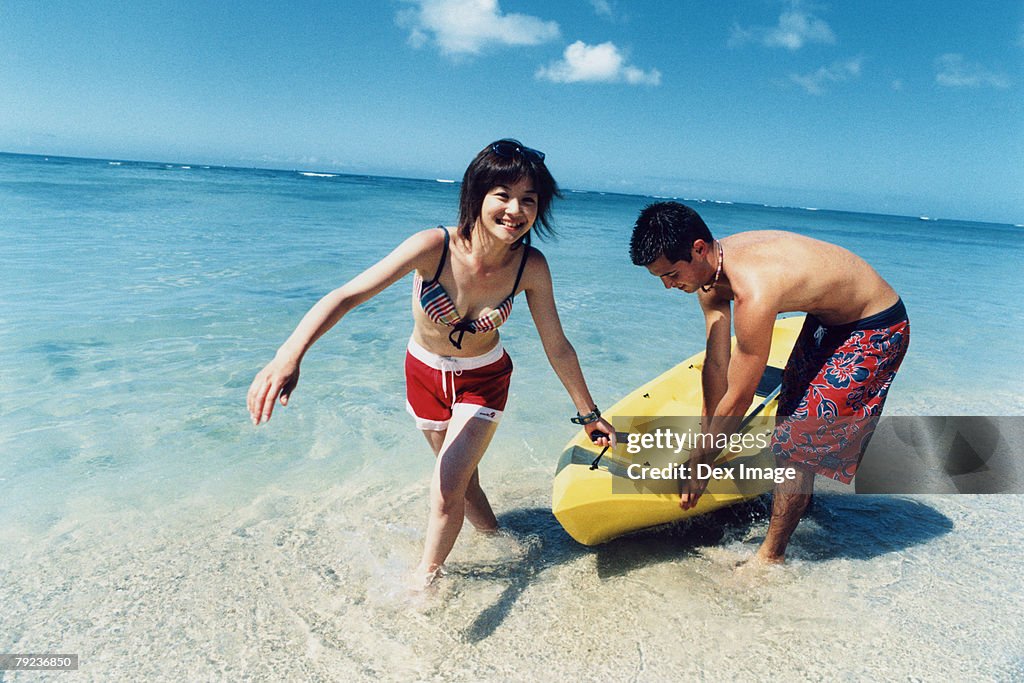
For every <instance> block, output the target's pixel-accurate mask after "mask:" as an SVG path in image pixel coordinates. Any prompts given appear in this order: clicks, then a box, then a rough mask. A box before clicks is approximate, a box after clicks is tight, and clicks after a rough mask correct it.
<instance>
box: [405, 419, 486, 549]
mask: <svg viewBox="0 0 1024 683" xmlns="http://www.w3.org/2000/svg"><path fill="white" fill-rule="evenodd" d="M445 434H447V430H443V429H442V430H440V431H435V430H428V429H425V430H423V436H425V437H426V438H427V443H429V444H430V448H431V450H433V451H434V457H437V454H438V453H440V452H441V445H442V444H443V443H444V437H445ZM466 519H468V520H469V523H470V524H472V525H473V528H475V529H476V530H477V531H483V532H489V531H496V530H497V529H498V519H497V518H496V517H495V516H494V511H493V510H492V509H491V503H490V501H488V500H487V494H486V493H484V490H483V488H481V487H480V470H479V468H477V469H474V470H473V477H472V478H471V479H470V480H469V486H468V487H466Z"/></svg>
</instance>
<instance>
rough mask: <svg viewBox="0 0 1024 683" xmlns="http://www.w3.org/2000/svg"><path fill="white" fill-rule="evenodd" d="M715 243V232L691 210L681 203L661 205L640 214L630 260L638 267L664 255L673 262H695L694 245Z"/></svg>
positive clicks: (632, 242) (657, 204) (653, 205)
mask: <svg viewBox="0 0 1024 683" xmlns="http://www.w3.org/2000/svg"><path fill="white" fill-rule="evenodd" d="M697 240H704V241H705V242H712V241H714V238H713V237H712V236H711V231H710V230H708V226H707V225H705V224H704V220H703V219H702V218H701V217H700V216H699V215H698V214H697V212H696V211H694V210H693V209H691V208H690V207H688V206H686V205H684V204H680V203H679V202H658V203H656V204H651V205H649V206H648V207H646V208H645V209H644V210H643V211H641V212H640V216H639V217H638V218H637V219H636V225H634V226H633V236H632V238H630V240H629V258H631V259H632V260H633V264H634V265H637V266H646V265H650V264H651V263H653V262H654V261H655V260H657V258H658V257H659V256H662V255H664V257H665V258H666V259H668V260H669V261H672V262H675V261H687V262H689V261H690V260H692V259H693V243H694V242H696V241H697Z"/></svg>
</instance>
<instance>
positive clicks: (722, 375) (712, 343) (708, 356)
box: [698, 294, 732, 422]
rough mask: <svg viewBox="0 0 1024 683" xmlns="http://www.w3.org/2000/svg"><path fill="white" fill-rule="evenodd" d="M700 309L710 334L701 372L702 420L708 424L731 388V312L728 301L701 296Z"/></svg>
mask: <svg viewBox="0 0 1024 683" xmlns="http://www.w3.org/2000/svg"><path fill="white" fill-rule="evenodd" d="M698 300H699V301H700V307H701V310H702V311H704V324H705V326H706V328H707V329H706V333H707V350H706V352H705V353H704V367H703V368H701V373H700V380H701V387H702V388H703V390H704V394H703V396H704V398H703V407H702V411H701V416H702V417H704V418H705V422H707V419H708V418H710V417H711V416H712V415H714V414H715V412H716V411H715V409H716V408H717V407H718V403H719V402H720V401H721V400H722V397H723V396H725V392H726V390H727V389H728V388H729V381H728V375H727V373H728V372H729V356H730V354H731V347H732V341H731V337H732V334H731V332H730V331H729V330H730V327H731V325H732V320H731V317H732V309H731V307H730V303H729V300H728V299H720V298H718V297H716V296H714V295H713V294H712V295H711V296H700V297H699V299H698Z"/></svg>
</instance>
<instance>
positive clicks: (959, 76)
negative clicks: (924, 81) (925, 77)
mask: <svg viewBox="0 0 1024 683" xmlns="http://www.w3.org/2000/svg"><path fill="white" fill-rule="evenodd" d="M935 66H936V68H937V69H938V73H936V74H935V82H936V83H938V84H939V85H944V86H946V87H949V88H981V87H985V86H988V87H992V88H1009V87H1010V79H1009V78H1007V76H1006V75H1004V74H1000V73H995V72H993V71H989V70H988V69H986V68H985V67H983V66H982V65H981V64H977V63H972V62H968V61H967V60H966V59H965V58H964V56H963V55H961V54H956V53H948V54H944V55H941V56H940V57H939V58H938V59H936V60H935Z"/></svg>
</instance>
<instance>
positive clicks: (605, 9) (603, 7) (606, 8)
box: [590, 0, 612, 17]
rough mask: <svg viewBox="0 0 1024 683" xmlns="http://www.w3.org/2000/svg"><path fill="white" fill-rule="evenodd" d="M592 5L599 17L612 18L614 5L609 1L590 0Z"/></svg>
mask: <svg viewBox="0 0 1024 683" xmlns="http://www.w3.org/2000/svg"><path fill="white" fill-rule="evenodd" d="M590 4H591V5H592V6H593V7H594V12H596V13H597V16H599V17H611V16H612V4H611V3H610V2H608V0H590Z"/></svg>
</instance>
